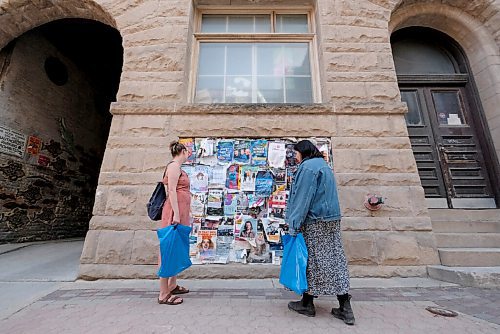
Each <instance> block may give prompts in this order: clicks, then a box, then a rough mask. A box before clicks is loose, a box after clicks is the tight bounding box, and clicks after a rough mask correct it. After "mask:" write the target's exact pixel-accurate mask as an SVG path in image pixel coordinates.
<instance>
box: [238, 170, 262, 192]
mask: <svg viewBox="0 0 500 334" xmlns="http://www.w3.org/2000/svg"><path fill="white" fill-rule="evenodd" d="M258 172H259V167H255V166H246V165H245V166H241V167H240V176H239V177H240V190H242V191H255V179H256V177H257V173H258Z"/></svg>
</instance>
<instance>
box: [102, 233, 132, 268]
mask: <svg viewBox="0 0 500 334" xmlns="http://www.w3.org/2000/svg"><path fill="white" fill-rule="evenodd" d="M133 238H134V232H133V231H100V233H99V240H98V243H97V250H96V257H95V262H94V263H106V264H129V263H130V257H131V254H132V243H133Z"/></svg>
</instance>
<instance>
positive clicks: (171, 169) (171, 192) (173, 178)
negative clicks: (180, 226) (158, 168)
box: [167, 162, 181, 223]
mask: <svg viewBox="0 0 500 334" xmlns="http://www.w3.org/2000/svg"><path fill="white" fill-rule="evenodd" d="M180 176H181V170H180V168H179V165H178V164H177V163H175V162H174V163H171V164H170V165H168V168H167V177H168V184H167V191H168V199H169V201H170V204H171V205H172V210H173V211H174V220H173V223H180V214H179V202H178V201H177V183H178V182H179V177H180Z"/></svg>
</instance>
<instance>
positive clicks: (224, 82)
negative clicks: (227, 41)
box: [222, 45, 227, 103]
mask: <svg viewBox="0 0 500 334" xmlns="http://www.w3.org/2000/svg"><path fill="white" fill-rule="evenodd" d="M226 82H227V45H224V80H223V84H224V88H223V91H222V94H223V96H222V101H223V103H226V87H227V84H226Z"/></svg>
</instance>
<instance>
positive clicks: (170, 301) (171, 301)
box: [158, 293, 184, 305]
mask: <svg viewBox="0 0 500 334" xmlns="http://www.w3.org/2000/svg"><path fill="white" fill-rule="evenodd" d="M177 300H180V302H179V303H176V301H177ZM183 302H184V300H183V299H182V298H181V297H177V296H173V295H172V294H171V293H169V294H168V295H167V296H166V297H165V298H164V299H162V300H160V299H158V304H166V305H180V304H182V303H183Z"/></svg>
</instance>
